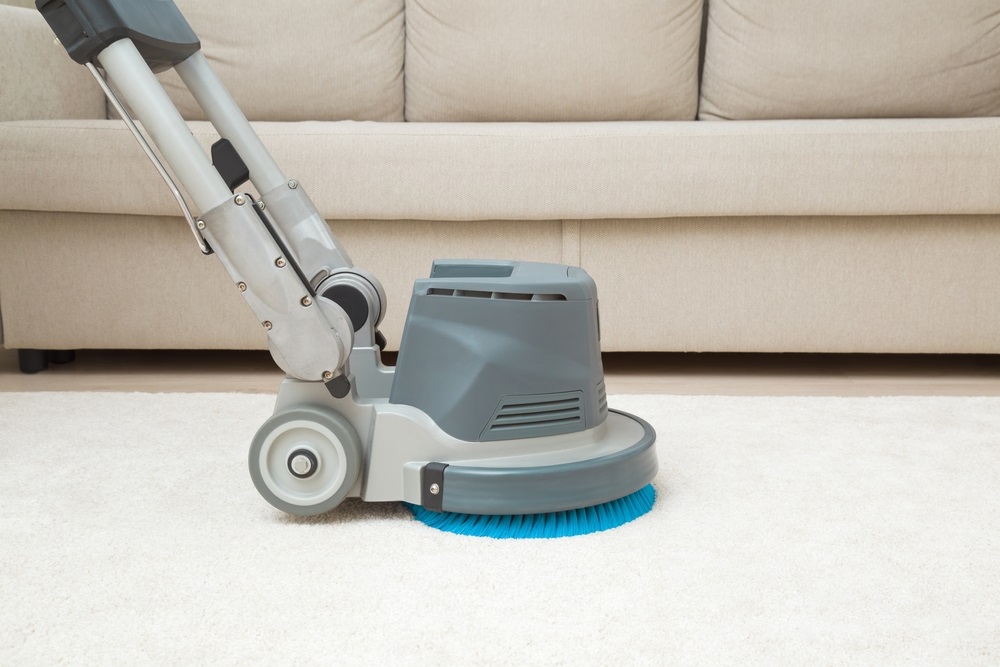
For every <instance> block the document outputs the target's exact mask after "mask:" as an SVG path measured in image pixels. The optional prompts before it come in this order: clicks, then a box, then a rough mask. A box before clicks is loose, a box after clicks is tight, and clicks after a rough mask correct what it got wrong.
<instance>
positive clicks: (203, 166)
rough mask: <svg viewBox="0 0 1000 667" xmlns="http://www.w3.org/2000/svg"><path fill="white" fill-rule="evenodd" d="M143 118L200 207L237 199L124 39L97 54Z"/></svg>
mask: <svg viewBox="0 0 1000 667" xmlns="http://www.w3.org/2000/svg"><path fill="white" fill-rule="evenodd" d="M97 59H98V60H99V61H100V63H101V66H102V67H103V68H104V70H105V71H106V72H107V73H108V76H109V77H110V78H111V80H112V81H114V82H115V83H116V84H117V85H118V88H119V90H120V91H121V94H122V97H124V98H125V101H126V102H128V105H129V106H130V107H131V108H132V111H133V112H134V113H135V115H136V116H137V117H138V118H139V120H140V121H141V122H142V125H143V127H144V128H145V130H146V132H148V133H149V136H150V138H151V139H152V140H153V143H154V144H156V147H157V148H159V149H160V153H161V154H162V155H163V158H164V160H166V162H167V164H169V165H170V168H171V169H172V170H173V172H174V174H176V176H177V178H178V180H180V182H181V185H182V186H183V187H184V190H185V191H187V193H188V195H189V196H190V197H191V199H192V200H193V201H194V203H195V206H197V207H198V209H199V210H200V211H201V212H202V213H205V212H207V211H210V210H212V209H214V208H215V207H216V206H219V205H220V204H222V203H224V202H225V201H227V200H228V199H230V198H231V197H232V194H231V193H230V191H229V188H228V187H226V183H225V181H223V180H222V177H221V176H219V172H217V171H216V170H215V167H213V166H212V162H211V161H210V160H209V159H208V156H207V155H206V154H205V151H204V150H203V149H202V147H201V145H200V144H199V143H198V141H197V140H196V139H195V138H194V135H192V134H191V130H189V129H188V126H187V123H185V122H184V119H183V118H181V115H180V113H179V112H178V111H177V108H176V107H175V106H174V105H173V103H172V102H171V101H170V98H169V97H168V96H167V93H166V91H164V90H163V86H161V85H160V82H159V81H158V80H157V79H156V76H154V75H153V73H152V71H150V69H149V66H148V65H146V61H145V60H144V59H143V57H142V56H141V55H140V54H139V51H138V49H136V48H135V45H134V44H133V43H132V40H130V39H120V40H118V41H117V42H114V43H113V44H111V45H110V46H108V47H107V48H106V49H104V51H102V52H101V54H100V55H99V56H98V57H97Z"/></svg>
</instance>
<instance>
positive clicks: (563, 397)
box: [482, 391, 584, 440]
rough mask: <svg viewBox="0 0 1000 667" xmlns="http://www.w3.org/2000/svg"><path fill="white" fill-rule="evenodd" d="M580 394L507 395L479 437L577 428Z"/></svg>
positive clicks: (534, 434)
mask: <svg viewBox="0 0 1000 667" xmlns="http://www.w3.org/2000/svg"><path fill="white" fill-rule="evenodd" d="M582 394H583V393H582V392H579V391H575V392H567V393H563V394H542V395H537V396H508V397H506V398H504V400H503V401H502V402H501V403H500V407H498V408H497V411H496V412H495V413H494V414H493V418H492V419H491V420H490V423H489V425H487V427H486V429H485V430H484V431H483V435H482V440H513V439H517V438H535V437H539V436H544V435H558V434H560V433H572V432H573V431H580V430H582V429H583V427H584V420H583V400H582V399H583V395H582Z"/></svg>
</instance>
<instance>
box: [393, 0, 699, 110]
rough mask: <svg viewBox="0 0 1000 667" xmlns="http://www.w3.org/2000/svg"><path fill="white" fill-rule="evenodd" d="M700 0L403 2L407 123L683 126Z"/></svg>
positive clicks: (693, 81)
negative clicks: (666, 122) (655, 123)
mask: <svg viewBox="0 0 1000 667" xmlns="http://www.w3.org/2000/svg"><path fill="white" fill-rule="evenodd" d="M700 25H701V0H545V1H542V2H540V1H538V0H406V119H407V120H409V121H459V122H461V121H599V120H611V121H614V120H692V119H693V118H694V116H695V112H696V110H697V106H698V44H699V41H700V40H699V38H698V26H700Z"/></svg>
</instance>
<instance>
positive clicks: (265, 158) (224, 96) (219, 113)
mask: <svg viewBox="0 0 1000 667" xmlns="http://www.w3.org/2000/svg"><path fill="white" fill-rule="evenodd" d="M174 69H175V70H177V73H178V74H179V75H180V77H181V80H182V81H183V82H184V85H185V86H187V87H188V90H190V91H191V94H192V95H194V99H195V101H197V102H198V105H199V106H201V108H202V109H204V110H205V114H206V115H207V116H208V119H209V120H210V121H211V122H212V125H214V126H215V129H216V130H218V132H219V135H220V136H222V137H225V138H226V139H228V140H229V141H230V143H232V144H233V147H234V148H235V149H236V152H237V153H239V154H240V157H241V158H243V162H245V163H246V165H247V167H248V168H249V169H250V180H251V181H252V182H253V184H254V186H255V187H256V188H257V192H259V193H261V194H264V193H265V192H270V191H271V190H273V189H275V188H277V187H279V186H282V185H285V183H287V182H288V179H287V178H285V175H284V174H283V173H282V172H281V169H280V168H279V167H278V163H277V162H275V161H274V158H273V157H271V154H270V153H269V152H268V151H267V149H266V148H265V147H264V144H263V142H262V141H261V140H260V137H259V136H257V133H256V132H254V130H253V128H252V127H250V123H249V122H247V119H246V116H244V115H243V111H242V109H240V107H239V106H238V105H237V104H236V101H235V100H234V99H233V96H232V95H230V94H229V91H228V90H226V87H225V86H224V85H223V83H222V80H221V79H219V77H218V75H217V74H216V73H215V71H213V70H212V68H211V66H210V65H209V64H208V61H207V60H206V59H205V54H204V53H202V52H201V51H198V52H197V53H195V54H194V55H192V56H191V57H190V58H188V59H187V60H185V61H184V62H182V63H178V64H177V65H175V66H174Z"/></svg>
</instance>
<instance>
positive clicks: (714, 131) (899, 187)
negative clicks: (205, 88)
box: [0, 118, 1000, 220]
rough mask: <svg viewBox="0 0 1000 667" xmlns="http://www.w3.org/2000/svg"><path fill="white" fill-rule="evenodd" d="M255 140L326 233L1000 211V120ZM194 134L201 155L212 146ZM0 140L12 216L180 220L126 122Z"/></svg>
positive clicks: (679, 125) (10, 127)
mask: <svg viewBox="0 0 1000 667" xmlns="http://www.w3.org/2000/svg"><path fill="white" fill-rule="evenodd" d="M256 128H257V131H258V133H259V134H260V136H261V138H262V139H263V141H264V142H265V144H266V145H267V146H268V148H269V150H270V151H271V152H272V153H273V154H274V156H275V158H276V159H277V160H278V163H279V164H281V165H283V166H284V167H285V169H286V171H287V172H288V173H289V174H295V176H296V178H298V179H299V180H301V181H302V182H303V183H308V187H309V193H310V196H311V197H312V199H313V200H314V201H315V203H316V205H317V207H318V208H319V211H320V213H322V214H323V215H324V216H325V217H326V218H327V219H329V220H342V219H348V220H351V219H373V220H377V219H383V220H384V219H389V220H392V219H419V220H552V219H587V218H595V219H607V218H612V219H613V218H616V217H627V218H664V217H673V216H699V215H701V216H748V215H802V216H812V215H874V214H882V215H919V214H924V215H927V214H934V213H937V212H939V211H949V212H951V213H956V214H959V213H961V214H984V213H991V212H995V211H1000V188H998V187H996V178H997V174H1000V151H998V150H997V149H996V147H997V146H1000V118H975V119H961V120H957V119H911V120H906V121H886V120H864V121H860V120H859V121H855V122H852V123H850V124H845V123H843V122H839V121H773V122H767V123H737V122H734V123H698V122H695V121H689V122H670V123H653V122H641V123H532V124H522V123H476V124H467V123H336V124H332V125H331V124H325V123H316V122H311V123H273V122H272V123H257V124H256ZM191 129H192V132H193V133H194V135H195V136H196V137H197V138H198V139H200V140H201V143H202V145H203V146H205V147H206V148H207V147H208V146H209V145H210V144H211V143H212V141H214V140H215V138H216V135H215V133H214V131H213V130H212V128H211V126H210V125H209V124H208V123H207V122H193V123H191ZM0 137H2V140H3V144H4V146H5V147H6V148H5V152H4V154H3V155H2V156H0V165H9V166H10V167H11V168H9V169H6V170H5V171H6V172H7V173H8V174H9V175H8V177H7V178H5V179H0V201H5V202H7V203H8V206H10V207H12V208H16V209H25V210H54V211H78V212H89V213H113V214H126V215H174V214H175V211H176V206H177V205H176V203H175V202H174V201H173V199H172V198H171V197H170V195H169V193H168V192H167V190H166V188H164V187H163V186H162V184H161V183H160V181H159V177H158V176H157V174H156V172H155V171H154V170H153V168H152V166H151V165H150V164H148V162H147V160H146V158H145V156H144V155H143V154H142V153H141V152H140V151H139V150H136V149H135V146H134V145H133V144H134V141H133V139H132V136H131V135H130V134H129V132H128V130H127V129H126V128H125V127H124V124H122V123H121V122H120V121H111V120H107V121H20V122H16V123H6V124H3V125H2V126H0ZM915 155H920V156H922V158H923V159H914V156H915ZM15 164H17V165H20V169H16V170H15V169H13V168H12V167H13V165H15ZM80 164H88V165H91V167H92V168H91V169H87V170H85V171H82V172H81V171H80V169H79V165H80ZM942 182H946V183H949V184H950V185H949V187H940V183H942Z"/></svg>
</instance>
